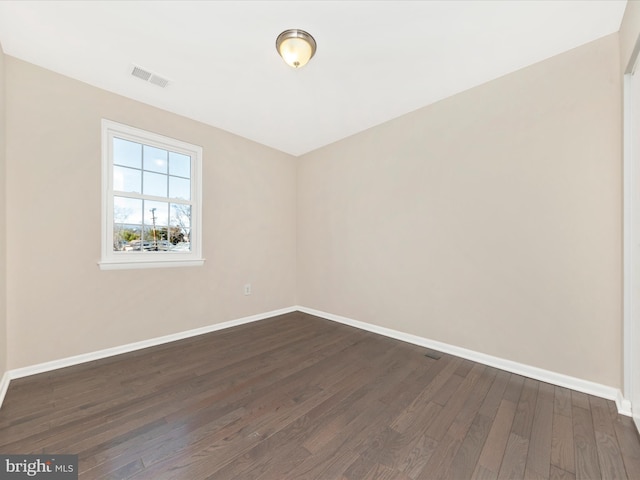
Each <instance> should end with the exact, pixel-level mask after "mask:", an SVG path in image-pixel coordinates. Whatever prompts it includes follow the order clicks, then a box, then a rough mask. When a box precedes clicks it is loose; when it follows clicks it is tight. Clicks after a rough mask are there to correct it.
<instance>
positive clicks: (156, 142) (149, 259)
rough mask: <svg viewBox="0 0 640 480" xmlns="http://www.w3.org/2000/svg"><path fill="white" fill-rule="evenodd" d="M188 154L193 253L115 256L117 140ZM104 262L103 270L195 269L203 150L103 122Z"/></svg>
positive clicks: (199, 239) (198, 250) (201, 261)
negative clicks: (114, 149)
mask: <svg viewBox="0 0 640 480" xmlns="http://www.w3.org/2000/svg"><path fill="white" fill-rule="evenodd" d="M114 136H117V137H118V138H124V139H127V140H132V141H134V142H138V143H142V144H145V145H152V146H155V147H159V148H163V149H166V150H171V151H174V152H178V153H185V154H188V155H190V156H191V158H192V159H193V163H192V167H193V171H192V175H191V198H192V205H191V234H190V241H191V252H184V253H171V252H153V253H150V252H146V253H143V252H140V253H137V252H127V253H124V252H122V253H121V252H114V251H113V195H114V191H113V165H112V155H111V149H112V146H113V137H114ZM101 243H102V258H101V260H100V262H98V265H99V266H100V269H101V270H117V269H138V268H165V267H193V266H201V265H203V264H204V262H205V259H204V258H202V147H200V146H197V145H192V144H190V143H186V142H182V141H180V140H176V139H173V138H170V137H165V136H163V135H159V134H157V133H153V132H148V131H146V130H141V129H139V128H134V127H130V126H128V125H124V124H121V123H117V122H113V121H111V120H106V119H102V242H101Z"/></svg>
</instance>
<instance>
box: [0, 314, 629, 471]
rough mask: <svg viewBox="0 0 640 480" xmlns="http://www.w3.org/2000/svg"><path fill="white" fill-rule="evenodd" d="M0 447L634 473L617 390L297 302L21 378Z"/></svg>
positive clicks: (247, 466) (293, 463) (207, 464)
mask: <svg viewBox="0 0 640 480" xmlns="http://www.w3.org/2000/svg"><path fill="white" fill-rule="evenodd" d="M0 450H1V451H3V453H45V452H46V453H52V454H56V453H76V454H78V455H79V479H80V480H94V479H96V480H97V479H113V480H123V479H127V478H131V479H133V480H167V479H180V480H185V479H188V480H204V479H210V480H227V479H241V480H289V479H290V480H299V479H314V480H329V479H330V480H333V479H344V480H365V479H376V480H384V479H395V480H416V479H419V478H427V479H429V480H431V479H438V478H442V479H452V480H460V479H464V480H466V479H468V478H473V479H485V478H486V479H496V478H505V479H518V480H519V479H522V478H551V479H556V478H557V479H573V480H575V479H583V478H622V479H623V478H628V479H635V478H640V438H639V436H638V434H637V432H636V430H635V426H634V424H633V422H632V421H631V419H630V418H628V417H623V416H620V415H618V414H617V411H616V408H615V405H614V404H613V402H611V401H609V400H603V399H599V398H596V397H592V396H589V395H585V394H582V393H579V392H575V391H571V390H568V389H565V388H561V387H551V386H550V385H547V384H544V383H541V382H539V381H536V380H533V379H528V378H525V377H522V376H520V375H516V374H510V373H507V372H504V371H500V370H497V369H495V368H492V367H488V366H486V365H481V364H478V363H474V362H472V361H470V360H464V359H461V358H458V357H454V356H452V355H449V354H445V353H442V352H435V351H430V350H428V349H425V348H423V347H421V346H418V345H412V344H408V343H404V342H401V341H398V340H394V339H391V338H388V337H383V336H380V335H377V334H374V333H371V332H365V331H362V330H358V329H356V328H353V327H349V326H345V325H341V324H338V323H334V322H331V321H328V320H325V319H321V318H318V317H313V316H311V315H306V314H302V313H300V312H295V313H291V314H286V315H281V316H279V317H274V318H271V319H266V320H262V321H259V322H254V323H252V324H245V325H241V326H238V327H234V328H230V329H226V330H221V331H218V332H213V333H210V334H206V335H201V336H198V337H192V338H189V339H184V340H181V341H178V342H172V343H169V344H164V345H159V346H157V347H153V348H149V349H145V350H143V351H135V352H130V353H128V354H123V355H119V356H117V357H110V358H106V359H103V360H98V361H93V362H89V363H87V364H82V365H75V366H73V367H69V368H65V369H60V370H57V371H52V372H47V373H44V374H40V375H35V376H33V377H30V378H23V379H18V380H15V381H12V382H11V385H10V387H9V390H8V392H7V396H6V398H5V402H4V405H3V407H2V409H1V410H0Z"/></svg>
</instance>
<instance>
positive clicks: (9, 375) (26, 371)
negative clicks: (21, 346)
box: [0, 307, 297, 406]
mask: <svg viewBox="0 0 640 480" xmlns="http://www.w3.org/2000/svg"><path fill="white" fill-rule="evenodd" d="M295 311H297V308H296V307H288V308H282V309H280V310H272V311H270V312H266V313H259V314H257V315H251V316H249V317H243V318H238V319H236V320H230V321H228V322H222V323H216V324H213V325H207V326H206V327H200V328H194V329H193V330H187V331H184V332H178V333H173V334H171V335H165V336H163V337H156V338H151V339H149V340H142V341H140V342H134V343H128V344H126V345H121V346H119V347H112V348H106V349H104V350H98V351H96V352H90V353H84V354H82V355H75V356H73V357H67V358H61V359H59V360H53V361H51V362H45V363H39V364H37V365H30V366H28V367H23V368H16V369H13V370H9V371H8V372H6V373H5V374H4V377H3V378H2V382H3V383H1V384H0V388H2V387H4V390H1V389H0V394H2V397H0V399H2V398H3V397H4V392H6V388H7V387H8V386H9V380H11V379H14V378H22V377H27V376H29V375H36V374H38V373H44V372H49V371H51V370H57V369H59V368H64V367H70V366H73V365H78V364H81V363H86V362H92V361H94V360H100V359H102V358H107V357H112V356H114V355H120V354H122V353H128V352H133V351H135V350H141V349H143V348H148V347H155V346H156V345H162V344H164V343H169V342H175V341H176V340H183V339H185V338H190V337H195V336H197V335H203V334H205V333H211V332H215V331H217V330H224V329H225V328H231V327H236V326H238V325H243V324H245V323H251V322H257V321H258V320H264V319H266V318H271V317H276V316H278V315H283V314H285V313H291V312H295ZM5 379H6V386H5ZM0 406H2V402H1V401H0Z"/></svg>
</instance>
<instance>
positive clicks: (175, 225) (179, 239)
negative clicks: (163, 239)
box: [169, 203, 191, 252]
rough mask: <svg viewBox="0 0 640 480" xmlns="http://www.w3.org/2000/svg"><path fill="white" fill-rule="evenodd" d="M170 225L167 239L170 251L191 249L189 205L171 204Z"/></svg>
mask: <svg viewBox="0 0 640 480" xmlns="http://www.w3.org/2000/svg"><path fill="white" fill-rule="evenodd" d="M171 226H172V228H171V229H170V238H169V241H170V242H171V244H172V245H173V246H172V247H171V250H172V251H176V252H190V251H191V238H190V236H191V205H181V204H177V203H172V204H171Z"/></svg>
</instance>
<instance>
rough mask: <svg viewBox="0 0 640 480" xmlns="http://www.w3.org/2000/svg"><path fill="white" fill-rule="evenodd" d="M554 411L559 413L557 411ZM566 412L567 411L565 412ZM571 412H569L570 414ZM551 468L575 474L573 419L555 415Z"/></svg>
mask: <svg viewBox="0 0 640 480" xmlns="http://www.w3.org/2000/svg"><path fill="white" fill-rule="evenodd" d="M554 411H556V412H557V411H558V410H557V409H556V410H554ZM565 411H566V410H565ZM570 411H571V410H569V412H570ZM551 466H553V467H556V468H558V469H560V470H563V471H565V472H570V473H572V474H575V471H576V462H575V455H574V444H573V421H572V419H571V417H567V416H565V415H561V414H559V413H554V414H553V426H552V434H551Z"/></svg>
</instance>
